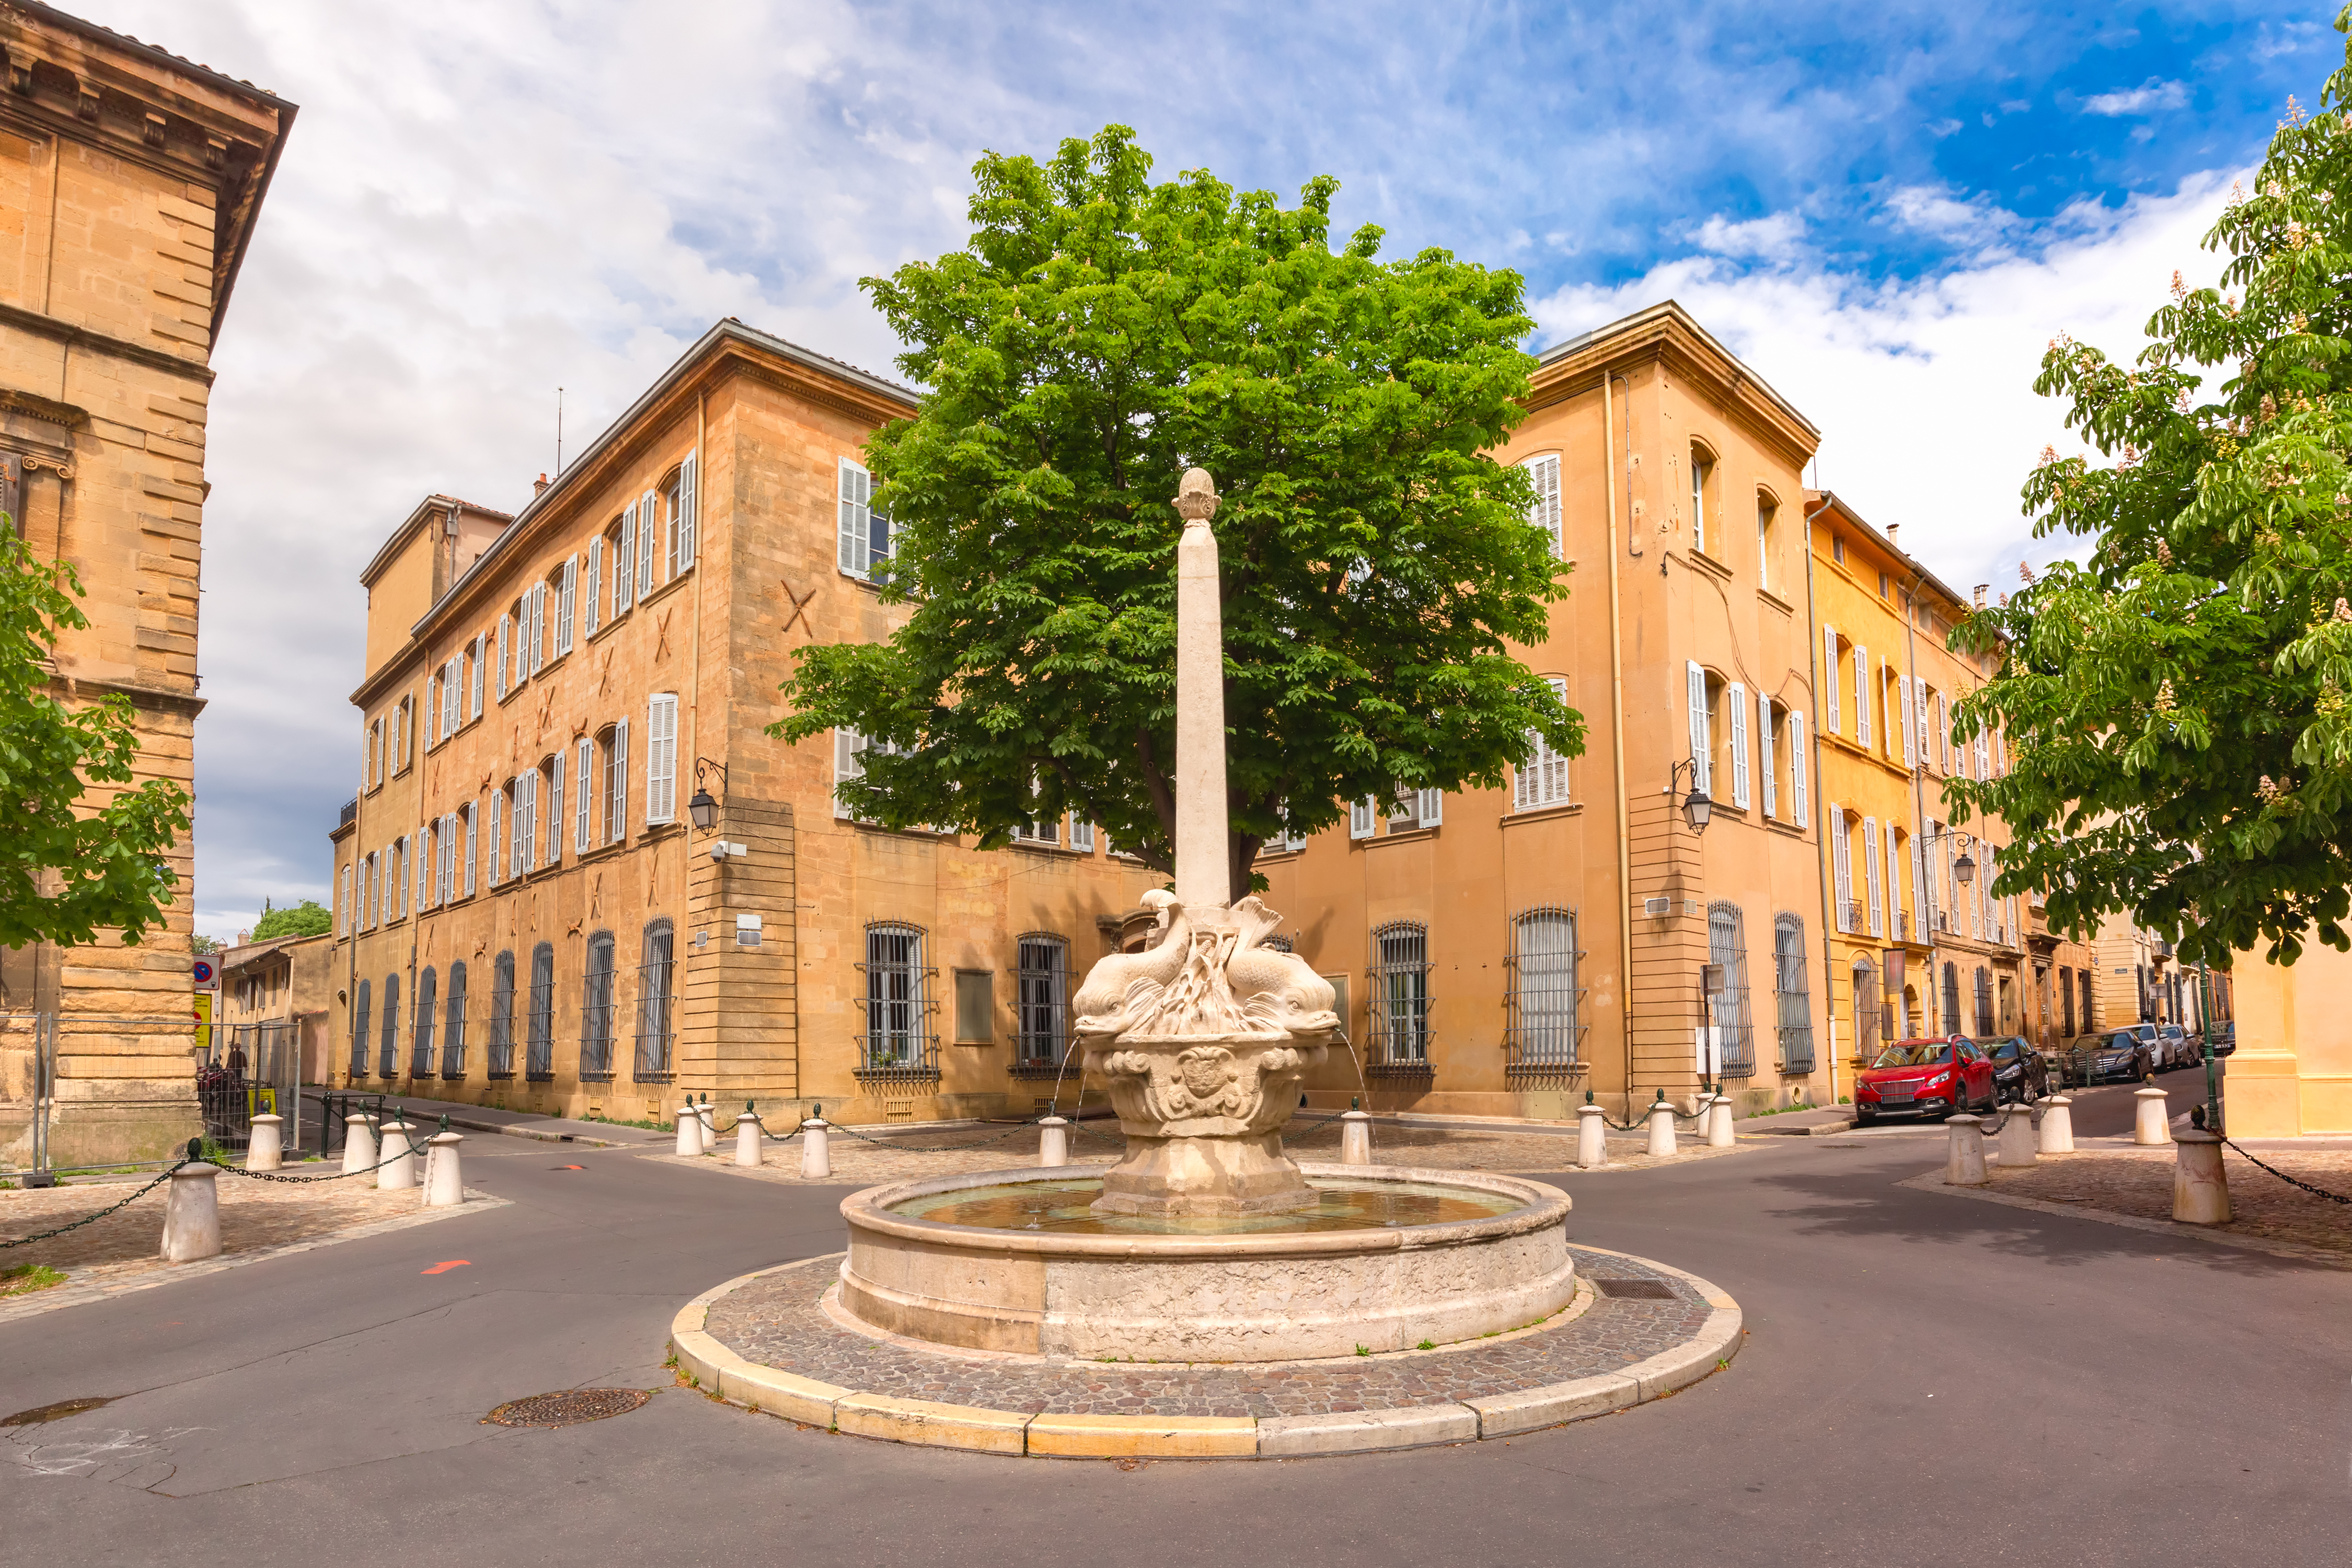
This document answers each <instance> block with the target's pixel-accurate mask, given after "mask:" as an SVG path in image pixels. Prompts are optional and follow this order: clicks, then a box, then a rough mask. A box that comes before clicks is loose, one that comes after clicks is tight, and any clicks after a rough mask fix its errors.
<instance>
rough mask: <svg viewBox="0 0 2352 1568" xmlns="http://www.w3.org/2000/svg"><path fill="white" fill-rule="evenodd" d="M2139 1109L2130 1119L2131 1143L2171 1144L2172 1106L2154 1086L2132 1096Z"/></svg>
mask: <svg viewBox="0 0 2352 1568" xmlns="http://www.w3.org/2000/svg"><path fill="white" fill-rule="evenodd" d="M2132 1098H2133V1099H2134V1100H2137V1101H2139V1108H2138V1110H2137V1112H2136V1113H2135V1115H2134V1116H2133V1119H2132V1142H2135V1143H2147V1144H2161V1143H2169V1142H2172V1128H2171V1125H2170V1123H2171V1121H2172V1106H2171V1105H2170V1103H2169V1102H2168V1101H2167V1100H2166V1099H2165V1098H2164V1090H2162V1089H2158V1088H2157V1087H2156V1086H2155V1085H2154V1084H2150V1085H2148V1086H2147V1088H2146V1089H2139V1090H2137V1092H2135V1093H2134V1094H2133V1095H2132Z"/></svg>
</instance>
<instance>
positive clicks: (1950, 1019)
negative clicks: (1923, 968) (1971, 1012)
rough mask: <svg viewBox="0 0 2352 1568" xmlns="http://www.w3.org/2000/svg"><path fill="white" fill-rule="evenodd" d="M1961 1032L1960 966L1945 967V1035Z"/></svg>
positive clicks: (1949, 965)
mask: <svg viewBox="0 0 2352 1568" xmlns="http://www.w3.org/2000/svg"><path fill="white" fill-rule="evenodd" d="M1959 1032H1960V970H1959V966H1958V964H1954V963H1948V964H1946V965H1944V1033H1945V1034H1948V1035H1957V1034H1958V1033H1959Z"/></svg>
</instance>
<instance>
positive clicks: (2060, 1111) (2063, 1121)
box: [2042, 1094, 2074, 1154]
mask: <svg viewBox="0 0 2352 1568" xmlns="http://www.w3.org/2000/svg"><path fill="white" fill-rule="evenodd" d="M2042 1152H2043V1153H2045V1154H2071V1153H2073V1152H2074V1098H2073V1097H2072V1096H2070V1095H2063V1094H2053V1095H2052V1096H2051V1097H2050V1098H2049V1099H2047V1100H2043V1101H2042Z"/></svg>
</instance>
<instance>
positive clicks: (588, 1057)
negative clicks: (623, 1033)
mask: <svg viewBox="0 0 2352 1568" xmlns="http://www.w3.org/2000/svg"><path fill="white" fill-rule="evenodd" d="M614 984H615V981H614V973H613V933H612V932H611V931H598V932H597V933H596V934H595V935H593V936H592V937H590V938H589V939H588V968H587V972H586V973H584V974H583V975H582V977H581V981H580V1074H581V1076H582V1077H583V1078H587V1077H592V1076H593V1077H596V1078H600V1079H601V1078H610V1077H611V1076H612V1074H613V1035H614V1022H615V1020H614V1016H613V1009H614V1000H613V998H614Z"/></svg>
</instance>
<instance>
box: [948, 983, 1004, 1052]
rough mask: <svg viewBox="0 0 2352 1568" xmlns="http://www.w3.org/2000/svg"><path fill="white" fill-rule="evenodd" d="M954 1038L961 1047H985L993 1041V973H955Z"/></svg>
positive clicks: (994, 1030) (994, 1029)
mask: <svg viewBox="0 0 2352 1568" xmlns="http://www.w3.org/2000/svg"><path fill="white" fill-rule="evenodd" d="M955 1009H956V1011H955V1031H956V1033H955V1037H956V1044H958V1045H960V1046H985V1045H989V1044H991V1043H992V1042H993V1041H994V1040H995V1038H996V975H995V973H994V972H993V971H992V970H986V969H959V970H957V971H956V973H955Z"/></svg>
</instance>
